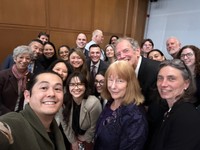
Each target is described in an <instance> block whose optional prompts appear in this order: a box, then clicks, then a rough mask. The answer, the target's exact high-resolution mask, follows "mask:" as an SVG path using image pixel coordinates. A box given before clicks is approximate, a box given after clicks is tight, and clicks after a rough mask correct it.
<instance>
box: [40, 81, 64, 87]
mask: <svg viewBox="0 0 200 150" xmlns="http://www.w3.org/2000/svg"><path fill="white" fill-rule="evenodd" d="M43 83H47V84H50V83H49V82H48V81H41V82H39V83H38V84H43ZM55 85H61V86H62V85H63V84H62V83H56V84H55Z"/></svg>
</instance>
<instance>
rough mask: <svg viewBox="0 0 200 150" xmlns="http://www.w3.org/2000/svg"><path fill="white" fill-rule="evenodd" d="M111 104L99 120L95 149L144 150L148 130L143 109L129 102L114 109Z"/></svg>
mask: <svg viewBox="0 0 200 150" xmlns="http://www.w3.org/2000/svg"><path fill="white" fill-rule="evenodd" d="M110 105H111V102H110V101H109V102H108V103H107V104H106V106H105V108H104V110H103V112H102V113H101V115H100V117H99V120H98V122H97V129H96V134H95V141H94V143H95V144H94V150H143V146H144V143H145V141H146V138H147V130H148V125H147V121H146V117H145V114H144V111H143V109H142V108H140V107H139V106H136V105H135V104H129V105H127V106H120V107H119V108H118V109H117V110H115V111H112V110H111V109H110ZM110 112H111V113H112V114H109V113H110Z"/></svg>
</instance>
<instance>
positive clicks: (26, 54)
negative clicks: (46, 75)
mask: <svg viewBox="0 0 200 150" xmlns="http://www.w3.org/2000/svg"><path fill="white" fill-rule="evenodd" d="M30 56H31V54H30V53H20V54H18V55H17V56H16V57H30Z"/></svg>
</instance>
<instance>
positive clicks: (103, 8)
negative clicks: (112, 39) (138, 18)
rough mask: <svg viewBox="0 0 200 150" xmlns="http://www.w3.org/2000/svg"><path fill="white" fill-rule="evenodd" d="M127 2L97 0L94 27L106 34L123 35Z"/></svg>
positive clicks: (121, 0) (123, 0) (120, 0)
mask: <svg viewBox="0 0 200 150" xmlns="http://www.w3.org/2000/svg"><path fill="white" fill-rule="evenodd" d="M126 2H127V0H96V1H95V10H94V26H95V27H97V28H100V29H103V31H104V32H106V33H111V34H113V33H115V34H119V35H123V31H124V22H125V15H126Z"/></svg>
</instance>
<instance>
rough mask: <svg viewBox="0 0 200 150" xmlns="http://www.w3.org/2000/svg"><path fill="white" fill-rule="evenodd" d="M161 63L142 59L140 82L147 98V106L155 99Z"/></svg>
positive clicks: (139, 73) (139, 74)
mask: <svg viewBox="0 0 200 150" xmlns="http://www.w3.org/2000/svg"><path fill="white" fill-rule="evenodd" d="M159 64H160V62H158V61H154V60H151V59H148V58H144V57H142V61H141V65H140V68H139V72H138V80H139V83H140V87H141V89H142V94H143V95H144V97H145V105H149V104H150V103H151V101H152V100H154V98H155V97H152V95H154V93H155V94H157V93H156V89H157V88H156V81H157V74H158V68H159Z"/></svg>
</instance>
